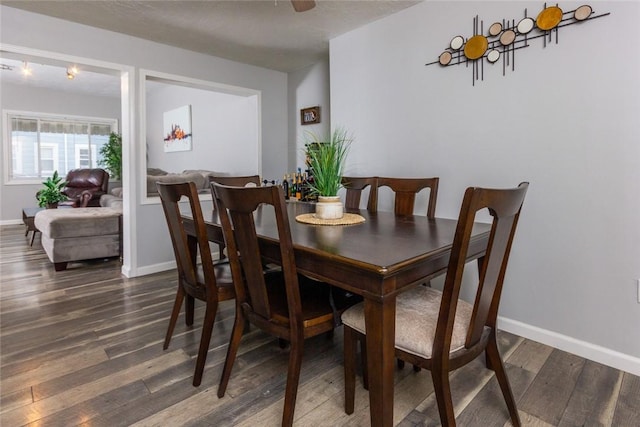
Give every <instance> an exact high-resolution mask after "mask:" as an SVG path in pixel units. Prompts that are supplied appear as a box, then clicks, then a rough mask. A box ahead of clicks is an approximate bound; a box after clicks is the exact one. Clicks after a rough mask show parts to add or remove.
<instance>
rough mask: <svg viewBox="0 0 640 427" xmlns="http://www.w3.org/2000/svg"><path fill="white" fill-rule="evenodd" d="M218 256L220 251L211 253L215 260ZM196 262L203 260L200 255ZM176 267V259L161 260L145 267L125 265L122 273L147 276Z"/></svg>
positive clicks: (128, 275) (130, 275)
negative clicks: (133, 267) (127, 266)
mask: <svg viewBox="0 0 640 427" xmlns="http://www.w3.org/2000/svg"><path fill="white" fill-rule="evenodd" d="M218 257H219V252H212V253H211V258H213V259H214V260H216V259H218ZM196 262H197V263H200V262H201V260H200V255H198V258H197V259H196ZM175 268H176V262H175V261H167V262H161V263H158V264H152V265H145V266H143V267H138V268H136V269H135V270H134V269H132V268H126V269H125V268H124V266H123V269H122V274H124V276H125V277H128V278H131V277H138V276H146V275H147V274H153V273H160V272H162V271H167V270H173V269H175Z"/></svg>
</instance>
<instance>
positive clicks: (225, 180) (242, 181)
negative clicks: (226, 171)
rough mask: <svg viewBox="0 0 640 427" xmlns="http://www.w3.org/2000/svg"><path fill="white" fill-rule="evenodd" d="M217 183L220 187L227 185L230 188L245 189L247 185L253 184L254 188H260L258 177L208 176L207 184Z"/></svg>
mask: <svg viewBox="0 0 640 427" xmlns="http://www.w3.org/2000/svg"><path fill="white" fill-rule="evenodd" d="M212 182H217V183H218V184H222V185H229V186H231V187H246V186H247V184H255V185H256V187H260V185H261V184H260V176H258V175H245V176H215V175H209V183H212Z"/></svg>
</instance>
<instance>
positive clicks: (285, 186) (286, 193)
mask: <svg viewBox="0 0 640 427" xmlns="http://www.w3.org/2000/svg"><path fill="white" fill-rule="evenodd" d="M282 191H283V193H284V199H285V200H289V180H288V179H287V175H286V174H285V176H284V178H282Z"/></svg>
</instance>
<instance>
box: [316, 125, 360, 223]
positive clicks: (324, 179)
mask: <svg viewBox="0 0 640 427" xmlns="http://www.w3.org/2000/svg"><path fill="white" fill-rule="evenodd" d="M351 142H352V139H351V138H350V137H349V135H347V132H346V131H345V130H344V129H340V128H338V129H335V130H334V131H333V133H332V134H331V135H329V136H328V137H326V138H322V139H321V138H319V137H317V136H316V135H314V134H313V133H309V134H308V137H307V142H306V144H305V147H306V148H305V154H306V156H307V163H308V164H309V167H310V168H311V170H312V174H313V180H312V181H311V182H309V189H310V190H311V193H312V194H315V195H317V196H318V204H317V205H316V216H317V217H318V218H321V219H338V218H342V216H343V212H344V210H343V206H342V202H340V198H339V197H338V190H340V188H342V173H343V170H344V162H345V160H346V158H347V153H348V152H349V146H350V145H351Z"/></svg>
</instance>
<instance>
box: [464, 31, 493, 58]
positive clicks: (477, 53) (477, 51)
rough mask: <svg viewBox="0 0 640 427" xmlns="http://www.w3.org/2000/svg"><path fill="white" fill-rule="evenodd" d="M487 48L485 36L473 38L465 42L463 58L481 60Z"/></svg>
mask: <svg viewBox="0 0 640 427" xmlns="http://www.w3.org/2000/svg"><path fill="white" fill-rule="evenodd" d="M488 46H489V42H488V41H487V38H486V37H485V36H481V35H477V36H473V37H471V38H470V39H469V40H467V44H466V45H464V56H466V57H467V58H469V59H478V58H482V56H483V55H484V53H485V52H486V51H487V47H488Z"/></svg>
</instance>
